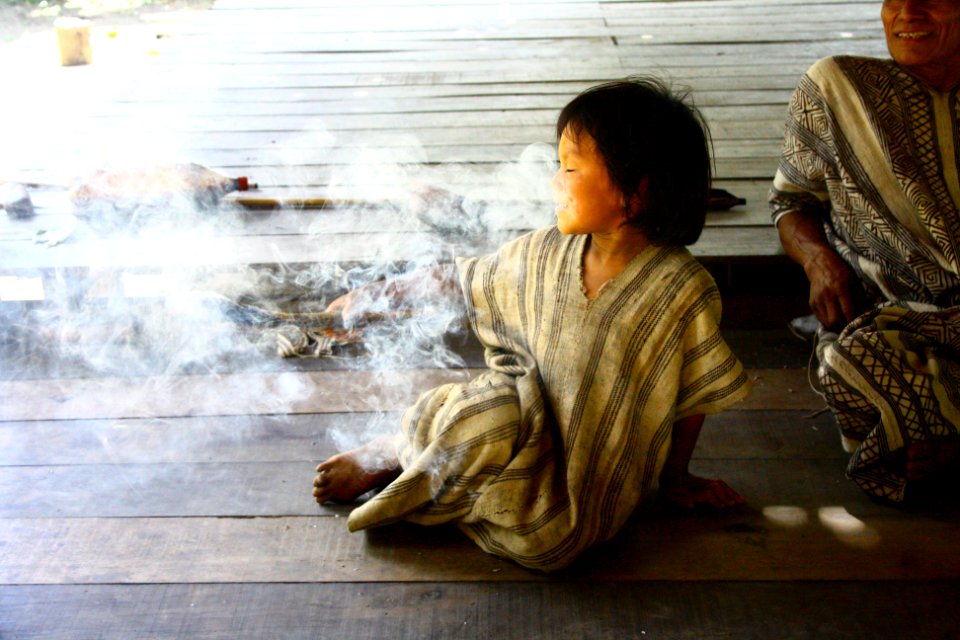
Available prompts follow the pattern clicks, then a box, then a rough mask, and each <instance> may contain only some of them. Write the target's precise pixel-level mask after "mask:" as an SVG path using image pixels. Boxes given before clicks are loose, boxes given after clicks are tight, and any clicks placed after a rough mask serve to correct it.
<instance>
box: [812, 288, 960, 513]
mask: <svg viewBox="0 0 960 640" xmlns="http://www.w3.org/2000/svg"><path fill="white" fill-rule="evenodd" d="M817 355H818V359H819V361H820V368H819V370H818V376H819V381H820V384H821V386H822V388H823V392H824V396H825V399H826V401H827V404H828V405H829V407H830V409H831V410H832V411H833V413H834V415H835V416H836V419H837V424H838V425H839V427H840V431H841V433H843V435H844V436H845V437H846V438H848V439H851V440H854V441H857V442H859V443H860V445H859V447H858V448H857V450H856V451H855V452H854V453H853V455H852V456H851V458H850V462H849V464H848V466H847V476H848V477H849V478H850V479H852V480H853V481H854V482H855V483H856V484H857V485H859V486H860V487H861V488H863V489H864V490H865V491H868V492H870V493H871V494H873V495H876V496H879V497H883V498H887V499H890V500H894V501H900V500H902V499H903V496H904V489H905V486H906V478H905V476H904V467H903V464H904V457H903V451H902V450H903V448H904V447H906V446H908V445H910V444H913V443H917V442H925V441H931V440H937V439H942V438H956V437H958V436H960V431H958V429H960V419H958V418H960V379H958V375H957V371H958V368H960V366H958V363H960V312H958V310H957V309H953V310H945V311H943V310H941V311H915V310H911V309H907V308H904V307H897V306H893V305H880V306H879V307H877V309H875V310H874V311H872V312H870V313H867V314H864V315H862V316H861V317H859V318H858V319H857V320H855V321H854V322H852V323H851V324H850V325H848V326H847V327H846V328H845V329H844V330H843V332H842V333H841V334H840V335H839V336H831V337H828V338H825V339H822V340H820V341H819V343H818V345H817Z"/></svg>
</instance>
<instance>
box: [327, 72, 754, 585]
mask: <svg viewBox="0 0 960 640" xmlns="http://www.w3.org/2000/svg"><path fill="white" fill-rule="evenodd" d="M557 137H558V140H559V157H560V168H559V170H558V171H557V173H556V175H555V176H554V178H553V181H552V187H553V190H554V193H555V200H556V215H557V224H556V226H553V227H549V228H546V229H542V230H539V231H534V232H532V233H529V234H527V235H525V236H523V237H521V238H518V239H517V240H514V241H512V242H510V243H508V244H507V245H505V246H504V247H502V248H501V249H500V250H499V251H497V252H496V253H495V254H493V255H489V256H485V257H481V258H470V259H462V260H458V262H457V265H456V268H455V269H454V268H452V267H451V268H450V269H448V271H447V272H446V273H444V272H443V271H442V270H438V271H437V272H436V273H435V274H434V281H435V282H436V283H437V286H438V287H440V288H442V287H443V286H447V287H450V286H453V287H456V283H459V287H458V289H459V290H460V291H461V292H462V296H463V299H464V303H465V305H466V309H467V315H468V318H469V320H470V324H471V327H472V329H473V330H474V332H475V333H476V335H477V337H478V338H479V340H480V342H481V343H482V344H483V345H484V347H485V359H486V363H487V367H488V369H487V370H486V371H485V372H484V373H482V374H481V375H479V376H478V377H477V378H476V379H474V380H473V381H471V382H469V383H458V384H447V385H444V386H441V387H438V388H436V389H433V390H431V391H428V392H426V393H424V394H423V395H422V396H420V398H419V400H418V401H417V402H416V404H415V405H414V406H413V407H411V408H410V409H408V410H407V411H406V413H405V414H404V416H403V419H402V422H401V428H400V431H399V433H398V434H397V435H396V436H395V437H382V438H379V439H377V440H374V441H372V442H370V443H368V444H367V445H364V446H362V447H360V448H358V449H355V450H353V451H349V452H346V453H341V454H339V455H336V456H333V457H332V458H330V459H329V460H327V461H325V462H323V463H321V464H320V465H319V466H318V467H317V472H318V475H317V476H316V478H315V479H314V491H313V495H314V497H315V498H316V500H317V502H320V503H323V502H326V501H329V500H353V499H354V498H356V497H358V496H359V495H361V494H363V493H365V492H367V491H369V490H370V489H374V488H378V487H383V490H382V491H380V492H379V493H377V494H376V495H375V496H374V497H373V498H371V499H370V500H369V501H367V502H366V503H364V504H362V505H360V506H359V507H357V508H356V509H354V511H353V512H352V513H351V514H350V517H349V520H348V526H349V529H350V530H351V531H356V530H358V529H364V528H367V527H373V526H378V525H383V524H387V523H391V522H395V521H398V520H406V521H410V522H415V523H420V524H439V523H444V522H455V523H456V524H457V525H458V526H459V527H460V528H461V529H462V530H463V531H464V532H465V533H466V535H468V536H469V537H470V538H471V539H473V540H474V541H475V542H476V543H477V544H478V545H480V546H481V547H482V548H483V549H484V550H486V551H487V552H489V553H493V554H496V555H499V556H503V557H506V558H510V559H512V560H514V561H516V562H518V563H519V564H521V565H524V566H526V567H531V568H537V569H541V570H546V571H550V570H555V569H559V568H561V567H564V566H566V565H567V564H569V563H570V562H571V561H572V560H573V559H574V558H575V557H576V556H577V555H578V554H579V553H580V552H582V551H583V550H584V549H586V548H587V547H589V546H590V545H592V544H594V543H596V542H598V541H601V540H606V539H608V538H610V537H612V536H613V535H614V534H615V533H616V532H617V531H618V530H619V529H620V527H621V526H622V525H623V523H624V522H625V521H626V519H627V517H628V516H629V515H630V513H631V512H632V511H633V510H634V508H635V507H636V506H637V505H638V504H639V503H640V502H641V500H643V499H644V497H645V496H647V495H649V494H650V492H651V491H652V490H653V489H654V488H655V487H656V486H657V485H658V484H659V490H660V492H661V494H662V495H663V496H664V497H666V498H667V499H668V500H670V501H672V502H674V503H676V504H680V505H683V506H685V507H693V506H695V505H699V504H705V505H709V506H713V507H717V508H723V507H730V506H733V505H737V504H740V503H742V502H743V499H742V498H741V497H740V496H739V495H738V494H737V493H736V492H735V491H733V490H732V489H731V488H730V487H728V486H727V485H726V484H725V483H723V482H722V481H720V480H707V479H703V478H698V477H696V476H693V475H691V474H690V473H689V472H688V470H687V466H688V463H689V460H690V457H691V454H692V452H693V448H694V445H695V443H696V440H697V437H698V435H699V432H700V428H701V426H702V424H703V421H704V416H705V414H709V413H716V412H719V411H721V410H723V409H725V408H727V407H729V406H730V405H732V404H734V403H735V402H737V401H739V400H741V399H742V398H743V397H744V396H746V395H747V393H748V392H749V388H750V383H749V381H748V379H747V377H746V375H745V373H744V370H743V367H742V365H741V364H740V362H739V361H738V360H737V358H736V356H734V355H733V353H731V351H730V349H729V348H728V347H727V345H726V343H725V342H724V340H723V338H722V337H721V336H720V332H719V328H718V325H719V322H720V297H719V294H718V292H717V289H716V285H715V284H714V282H713V280H712V278H711V277H710V275H709V274H708V273H707V272H706V270H704V269H703V267H702V266H701V265H700V264H699V263H698V262H697V261H696V260H695V259H694V258H693V257H692V256H691V255H690V253H689V252H688V251H687V250H686V249H685V248H684V245H689V244H692V243H693V242H695V241H696V240H697V238H698V237H699V236H700V232H701V230H702V229H703V224H704V220H705V217H706V210H707V202H708V194H709V188H710V157H709V143H708V134H707V132H706V125H705V123H704V122H703V120H702V118H701V116H700V114H699V112H698V111H697V110H696V108H695V107H693V106H692V105H690V104H688V103H687V102H686V100H685V97H684V96H675V95H673V94H672V93H671V92H670V90H669V89H668V88H666V87H665V86H664V85H662V84H661V83H660V82H659V81H657V80H653V79H641V78H629V79H627V80H624V81H619V82H612V83H608V84H603V85H600V86H597V87H594V88H592V89H589V90H587V91H585V92H583V93H582V94H580V95H579V96H578V97H576V98H575V99H574V100H573V101H571V102H570V103H569V104H568V105H567V106H566V107H565V108H564V109H563V111H562V112H561V113H560V117H559V120H558V122H557ZM419 282H420V283H422V282H423V280H422V279H421V280H419ZM445 283H446V284H445ZM405 286H406V287H410V286H413V285H412V284H410V281H407V282H406V283H405V281H404V279H403V278H400V279H399V280H397V281H394V282H393V283H392V284H391V287H390V290H391V293H392V294H393V295H395V296H396V297H397V298H402V296H403V292H404V287H405ZM417 286H419V285H417ZM354 300H355V296H354V295H350V294H348V295H347V296H344V297H343V298H340V299H338V300H336V301H334V303H333V304H332V305H331V306H330V309H331V310H338V311H341V312H344V313H346V314H348V313H349V312H350V305H351V302H353V301H354Z"/></svg>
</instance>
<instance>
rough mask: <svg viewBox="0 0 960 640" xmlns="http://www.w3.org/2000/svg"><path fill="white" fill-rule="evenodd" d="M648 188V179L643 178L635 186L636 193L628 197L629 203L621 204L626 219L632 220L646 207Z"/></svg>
mask: <svg viewBox="0 0 960 640" xmlns="http://www.w3.org/2000/svg"><path fill="white" fill-rule="evenodd" d="M649 186H650V179H649V178H647V177H644V178H643V179H641V180H640V184H638V185H637V191H636V193H634V194H633V195H632V196H630V202H624V203H623V209H624V211H626V213H627V218H632V217H634V216H635V215H637V214H638V213H640V212H641V211H643V210H644V209H645V208H646V207H647V190H648V189H649Z"/></svg>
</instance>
